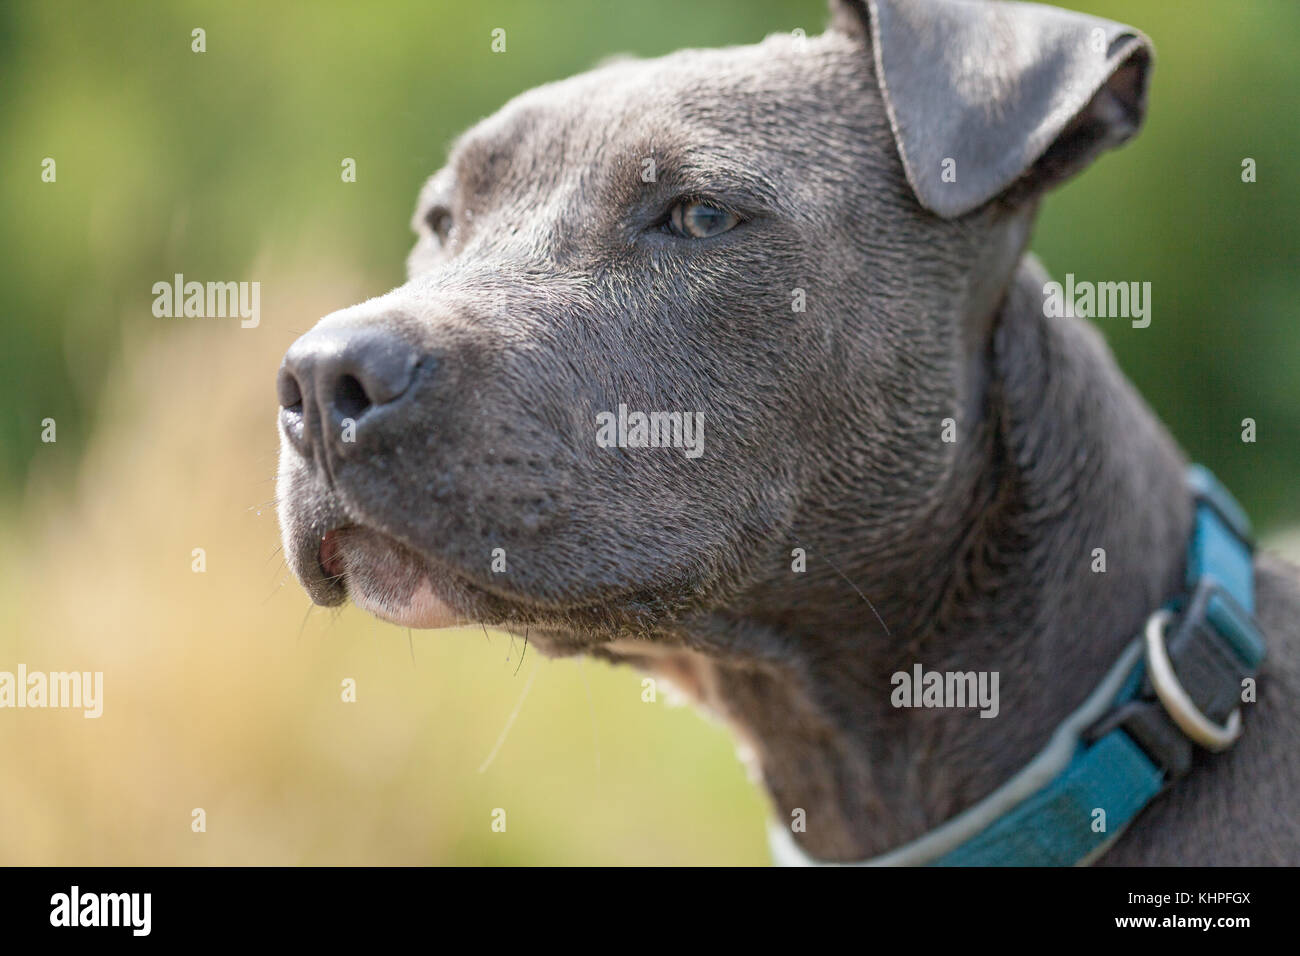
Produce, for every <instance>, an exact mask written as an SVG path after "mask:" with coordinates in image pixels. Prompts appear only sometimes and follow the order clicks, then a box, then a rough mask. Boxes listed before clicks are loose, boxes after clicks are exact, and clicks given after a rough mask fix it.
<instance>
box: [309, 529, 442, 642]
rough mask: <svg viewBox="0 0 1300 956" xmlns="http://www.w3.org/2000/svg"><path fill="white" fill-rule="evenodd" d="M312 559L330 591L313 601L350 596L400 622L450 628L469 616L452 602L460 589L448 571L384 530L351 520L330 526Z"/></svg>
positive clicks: (332, 601)
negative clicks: (380, 530) (350, 522)
mask: <svg viewBox="0 0 1300 956" xmlns="http://www.w3.org/2000/svg"><path fill="white" fill-rule="evenodd" d="M315 560H316V564H317V565H318V567H319V569H320V572H321V584H322V585H323V588H324V589H325V591H326V593H327V595H328V598H327V599H326V600H319V599H318V600H317V603H328V604H337V603H342V601H343V600H346V599H349V598H350V599H351V600H352V602H353V603H354V604H356V605H357V606H358V607H360V608H361V609H362V610H365V611H368V612H370V613H371V614H373V615H375V616H376V617H378V618H380V619H382V620H385V621H389V622H390V623H393V624H400V625H402V626H403V627H415V628H440V627H453V626H455V625H457V624H461V623H465V621H466V619H467V615H466V614H465V613H462V612H461V611H460V610H459V609H458V608H457V606H456V605H457V603H459V602H457V601H456V598H455V596H454V595H455V592H456V591H457V590H459V588H458V587H457V586H456V585H455V582H454V581H453V580H452V579H451V577H450V575H449V574H448V572H446V571H444V570H442V569H440V568H437V567H435V566H434V565H433V564H432V563H431V562H429V561H428V560H427V559H426V558H424V557H423V556H422V555H420V554H419V553H417V552H416V551H413V550H412V549H411V548H409V547H407V546H406V545H404V544H402V543H401V542H399V541H397V540H395V539H393V538H391V537H389V536H388V535H385V534H383V533H382V532H379V531H375V530H373V529H371V528H367V527H363V526H361V525H353V524H348V525H342V526H339V527H336V528H332V529H330V530H328V531H326V532H325V534H324V535H322V536H321V538H320V542H319V545H318V548H317V552H316V555H315ZM316 598H317V596H316V595H315V594H313V599H316Z"/></svg>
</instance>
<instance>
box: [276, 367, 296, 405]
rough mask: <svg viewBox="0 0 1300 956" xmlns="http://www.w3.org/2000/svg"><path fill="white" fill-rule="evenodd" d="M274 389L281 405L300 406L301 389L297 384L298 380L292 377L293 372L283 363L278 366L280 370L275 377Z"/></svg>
mask: <svg viewBox="0 0 1300 956" xmlns="http://www.w3.org/2000/svg"><path fill="white" fill-rule="evenodd" d="M275 391H276V394H277V395H278V396H279V398H280V404H281V405H282V406H283V407H285V408H299V409H301V408H302V389H301V388H300V387H299V386H298V380H297V379H296V378H294V377H293V373H292V372H290V371H289V370H288V369H287V368H285V367H284V366H283V365H282V366H280V372H279V374H278V375H276V377H275Z"/></svg>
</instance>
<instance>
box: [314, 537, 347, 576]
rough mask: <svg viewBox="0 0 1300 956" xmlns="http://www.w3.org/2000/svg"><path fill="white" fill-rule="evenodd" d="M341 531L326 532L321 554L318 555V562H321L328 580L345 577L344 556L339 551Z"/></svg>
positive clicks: (322, 540) (321, 545)
mask: <svg viewBox="0 0 1300 956" xmlns="http://www.w3.org/2000/svg"><path fill="white" fill-rule="evenodd" d="M339 530H340V529H338V528H334V529H332V530H330V531H326V532H325V535H324V537H322V538H321V542H320V552H319V553H318V554H317V560H318V561H319V562H320V566H321V570H322V571H324V572H325V576H326V577H327V578H333V579H334V580H339V579H341V578H342V577H343V571H344V566H343V554H342V552H340V551H339Z"/></svg>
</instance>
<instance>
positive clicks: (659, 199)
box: [278, 0, 1150, 644]
mask: <svg viewBox="0 0 1300 956" xmlns="http://www.w3.org/2000/svg"><path fill="white" fill-rule="evenodd" d="M1149 59H1150V57H1149V48H1148V46H1147V44H1146V41H1145V40H1144V38H1142V37H1141V36H1140V35H1139V34H1137V33H1135V32H1134V31H1132V30H1130V29H1128V28H1126V27H1122V26H1119V25H1117V24H1113V23H1109V22H1106V21H1101V20H1095V19H1092V18H1089V17H1085V16H1082V15H1077V14H1073V13H1067V12H1065V11H1059V10H1054V9H1052V8H1047V7H1039V6H1034V5H1020V4H1000V3H998V4H995V3H991V2H988V3H986V2H967V0H930V2H922V0H913V2H906V0H894V2H887V0H868V2H858V3H848V2H844V3H836V4H834V21H833V24H832V28H831V29H830V30H828V31H827V32H826V33H825V34H823V35H821V36H818V37H812V38H805V37H802V36H790V35H776V36H771V37H769V38H768V39H766V40H765V41H763V42H762V43H760V44H757V45H754V46H746V47H735V48H729V49H721V50H686V51H681V52H678V53H675V54H672V55H670V56H666V57H662V58H660V59H655V60H624V61H620V62H616V63H611V64H609V65H605V66H603V67H601V68H599V69H597V70H594V71H593V72H590V73H587V74H584V75H581V76H578V77H575V78H572V79H569V80H565V81H563V82H558V83H553V84H548V85H546V86H542V87H539V88H537V89H534V90H531V91H529V92H527V93H525V94H523V95H522V96H520V97H518V98H517V99H515V100H514V101H512V102H511V103H509V104H508V105H506V106H505V107H504V108H503V109H502V110H501V111H500V112H498V113H497V114H496V115H494V116H492V117H490V118H489V119H487V120H485V121H483V122H481V123H480V124H479V125H477V126H476V127H474V128H473V129H472V130H470V131H469V132H468V133H466V134H465V135H464V136H462V137H461V138H460V140H459V141H458V142H457V144H456V145H455V147H454V148H453V150H452V151H451V154H450V156H449V159H448V162H447V165H446V166H445V167H444V168H443V169H442V170H441V171H439V172H438V173H436V174H435V175H434V176H433V177H432V178H431V179H430V180H429V181H428V183H427V184H426V185H425V187H424V188H423V190H422V191H421V194H420V198H419V202H418V207H417V210H416V214H415V219H414V226H415V231H416V233H417V236H418V240H417V242H416V246H415V249H414V250H413V252H412V253H411V255H410V257H409V260H408V274H409V279H408V281H407V282H406V283H405V284H404V285H402V286H401V287H400V288H397V289H395V290H394V291H392V292H390V293H388V294H387V295H383V296H380V297H378V298H375V299H372V300H370V301H368V302H365V303H363V304H361V305H357V306H354V307H352V308H348V309H344V310H342V311H340V312H337V313H334V314H332V315H330V316H327V317H326V318H325V319H323V320H322V321H321V322H320V323H319V324H318V325H317V326H316V327H315V328H314V329H313V330H312V331H311V332H309V333H308V334H307V335H305V336H303V337H302V338H301V339H299V340H298V341H297V342H296V343H294V345H293V346H292V347H291V348H290V349H289V352H288V354H287V355H286V357H285V361H284V364H283V366H282V368H281V370H280V373H279V391H280V403H281V406H282V408H281V410H280V428H281V437H282V451H281V467H280V478H279V489H278V491H279V502H280V505H279V509H280V520H281V525H282V529H283V535H284V540H285V551H286V553H287V555H288V556H289V562H290V566H291V567H292V569H293V571H294V572H295V574H296V575H297V576H298V578H299V579H300V580H301V581H302V583H303V585H304V586H305V587H306V589H307V590H308V592H309V593H310V594H311V597H312V599H313V600H314V601H316V602H317V603H320V604H327V605H330V604H338V603H340V602H343V601H344V600H346V599H348V598H351V599H352V600H353V601H355V602H356V603H357V604H359V605H361V606H363V607H365V608H367V609H369V610H371V611H373V612H374V613H376V614H378V615H380V616H382V617H384V618H387V619H389V620H392V621H396V622H398V623H403V624H407V625H410V626H440V625H446V624H452V623H455V622H456V621H458V620H465V621H468V620H474V621H483V622H485V623H489V624H508V625H513V624H518V625H520V626H521V627H522V626H531V627H532V628H533V633H534V634H551V635H553V640H554V641H562V640H570V641H574V642H578V643H579V644H580V643H582V642H584V641H585V642H588V643H591V642H596V641H603V640H608V639H611V638H613V637H617V636H619V635H621V634H626V633H637V634H644V633H649V632H653V631H655V630H656V629H659V628H661V627H663V626H665V625H667V624H670V623H671V622H673V621H674V620H678V619H680V618H681V617H682V616H683V615H686V614H689V613H692V612H695V611H700V610H703V609H707V608H710V607H721V606H727V605H728V604H734V603H735V602H736V601H737V600H738V599H739V596H740V595H742V594H746V593H753V592H754V590H755V589H756V588H759V587H761V586H763V584H764V582H766V581H770V580H772V579H773V577H774V575H775V574H776V573H777V572H778V571H781V572H786V573H788V571H789V554H790V548H791V535H792V534H793V533H794V529H802V530H804V531H806V530H807V528H808V527H810V526H818V525H819V524H820V525H821V526H823V527H825V526H827V525H834V523H835V522H836V521H837V520H838V516H839V514H840V512H841V511H842V510H843V509H846V508H851V509H852V510H853V513H854V514H855V529H854V533H855V535H856V536H857V537H858V543H859V545H860V546H862V547H868V548H869V547H870V546H871V543H872V541H873V540H877V541H880V542H883V541H886V540H898V539H905V538H906V537H907V535H908V534H909V533H911V532H912V531H914V530H915V526H916V525H917V523H919V522H923V521H924V520H925V517H924V516H925V515H926V513H927V511H928V509H929V508H930V507H931V506H932V504H933V496H934V495H935V494H936V493H937V492H936V490H935V489H938V488H940V487H942V485H943V484H944V481H945V478H946V476H948V475H949V474H950V473H951V472H952V470H953V469H954V468H955V467H957V460H956V458H955V452H954V445H952V444H949V443H944V442H941V441H940V440H939V433H940V430H941V422H942V421H943V420H944V419H946V418H952V419H954V420H955V421H957V422H961V421H962V420H963V419H964V417H965V416H966V415H967V414H968V410H969V409H970V407H971V406H972V403H975V402H977V401H978V393H979V390H980V388H981V387H982V386H981V381H980V373H979V358H980V356H981V355H982V354H983V351H984V348H985V344H986V341H987V338H988V325H989V322H990V315H991V313H993V312H994V310H995V309H996V306H997V304H998V302H999V301H1000V298H1001V296H1002V294H1003V292H1004V290H1005V288H1006V285H1007V283H1008V281H1009V279H1010V277H1011V275H1012V274H1013V272H1014V270H1015V267H1016V263H1017V261H1018V260H1019V258H1020V256H1021V254H1022V252H1023V248H1024V245H1025V242H1026V239H1027V235H1028V229H1029V223H1030V219H1031V217H1032V213H1033V210H1034V207H1035V203H1036V200H1037V198H1038V196H1039V195H1041V193H1042V191H1043V190H1044V189H1046V188H1048V187H1049V186H1051V185H1053V184H1055V183H1057V182H1060V181H1061V180H1062V179H1064V178H1065V177H1067V176H1069V175H1071V174H1072V173H1074V172H1075V171H1077V170H1078V169H1080V168H1081V167H1082V166H1083V165H1085V164H1086V163H1087V162H1089V161H1090V160H1091V159H1092V158H1093V157H1094V156H1095V155H1097V154H1098V153H1099V152H1100V151H1102V150H1103V149H1105V148H1108V147H1110V146H1113V145H1115V144H1116V143H1118V142H1121V141H1122V140H1123V139H1125V138H1126V137H1128V136H1130V135H1131V134H1132V133H1133V132H1134V131H1135V130H1136V129H1137V127H1138V125H1139V124H1140V122H1141V119H1142V113H1143V108H1144V100H1145V88H1146V75H1147V70H1148V66H1149ZM561 635H564V637H561Z"/></svg>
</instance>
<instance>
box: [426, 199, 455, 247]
mask: <svg viewBox="0 0 1300 956" xmlns="http://www.w3.org/2000/svg"><path fill="white" fill-rule="evenodd" d="M424 224H425V225H426V226H428V227H429V230H430V231H431V232H432V233H433V234H434V235H435V236H437V237H438V239H439V240H441V241H442V242H446V241H447V236H448V234H449V233H450V232H451V224H452V218H451V210H450V209H448V208H447V207H446V206H434V207H433V208H432V209H430V210H429V211H428V212H427V213H425V214H424Z"/></svg>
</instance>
